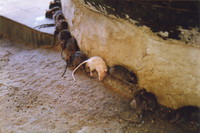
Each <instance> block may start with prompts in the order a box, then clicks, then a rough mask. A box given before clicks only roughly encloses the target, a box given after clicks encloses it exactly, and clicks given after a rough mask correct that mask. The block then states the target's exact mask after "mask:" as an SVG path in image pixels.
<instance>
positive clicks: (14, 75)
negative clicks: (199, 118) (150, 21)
mask: <svg viewBox="0 0 200 133" xmlns="http://www.w3.org/2000/svg"><path fill="white" fill-rule="evenodd" d="M64 67H65V62H64V61H63V60H62V58H61V57H60V51H57V50H55V49H49V48H47V47H43V48H42V47H40V48H34V47H31V46H25V45H23V44H20V43H16V42H12V41H10V40H5V39H3V40H0V133H192V132H194V133H198V131H199V128H198V127H196V126H194V125H191V124H184V125H180V124H179V125H174V124H170V122H169V120H168V119H166V118H164V117H163V116H164V115H165V114H163V113H162V115H159V114H160V113H156V114H154V115H146V116H145V117H144V119H143V120H138V117H136V115H135V113H134V110H133V109H131V108H130V106H129V101H128V100H127V99H126V98H124V97H123V96H120V95H119V94H117V93H115V92H114V91H113V90H112V89H110V88H107V87H106V86H105V85H104V83H103V82H99V81H98V79H91V78H89V77H87V76H86V75H84V74H83V72H81V71H77V73H76V74H75V76H76V80H77V81H76V82H74V81H73V78H72V76H71V73H72V69H67V72H66V74H65V76H64V77H61V75H62V73H63V71H64ZM161 116H162V117H161Z"/></svg>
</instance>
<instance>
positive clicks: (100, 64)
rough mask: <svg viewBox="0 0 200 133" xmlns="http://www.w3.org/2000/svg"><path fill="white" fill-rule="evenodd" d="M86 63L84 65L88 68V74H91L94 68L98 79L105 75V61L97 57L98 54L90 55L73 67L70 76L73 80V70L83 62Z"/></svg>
mask: <svg viewBox="0 0 200 133" xmlns="http://www.w3.org/2000/svg"><path fill="white" fill-rule="evenodd" d="M85 63H86V66H87V67H89V68H90V75H91V76H92V75H93V74H92V71H94V70H96V71H97V73H98V77H99V81H101V80H102V79H103V78H104V77H105V76H106V73H107V71H108V69H107V65H106V63H105V61H104V60H103V59H102V58H101V57H99V56H94V57H91V58H89V59H87V60H85V61H83V62H82V63H81V64H79V65H78V66H77V67H76V68H75V69H74V71H73V72H72V77H73V79H74V81H76V80H75V77H74V73H75V71H76V70H77V69H78V68H79V67H80V66H81V65H83V64H85Z"/></svg>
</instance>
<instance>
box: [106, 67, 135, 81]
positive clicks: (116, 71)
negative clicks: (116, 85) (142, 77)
mask: <svg viewBox="0 0 200 133" xmlns="http://www.w3.org/2000/svg"><path fill="white" fill-rule="evenodd" d="M108 73H109V74H110V75H111V76H112V77H114V78H116V79H118V80H121V81H123V82H124V83H129V84H137V77H136V75H135V74H134V73H133V72H132V71H130V70H129V69H127V68H125V67H124V66H120V65H115V66H112V67H111V68H110V69H109V71H108Z"/></svg>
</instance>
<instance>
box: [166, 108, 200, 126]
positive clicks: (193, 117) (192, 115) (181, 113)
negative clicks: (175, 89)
mask: <svg viewBox="0 0 200 133" xmlns="http://www.w3.org/2000/svg"><path fill="white" fill-rule="evenodd" d="M174 114H175V117H174V118H173V119H172V120H170V122H171V123H175V124H178V123H181V122H196V123H198V124H200V109H199V108H198V107H196V106H183V107H181V108H178V109H177V110H175V111H174Z"/></svg>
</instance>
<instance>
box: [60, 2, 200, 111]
mask: <svg viewBox="0 0 200 133" xmlns="http://www.w3.org/2000/svg"><path fill="white" fill-rule="evenodd" d="M62 5H63V10H64V14H65V16H66V18H67V20H68V22H69V24H70V31H71V32H72V35H74V36H75V37H76V39H77V41H78V43H79V46H80V48H81V49H82V50H83V51H84V52H85V53H86V54H88V55H89V56H94V55H98V56H101V57H103V59H105V61H106V62H107V64H108V65H109V66H112V65H115V64H118V65H124V66H126V67H128V68H130V69H132V70H133V71H134V72H135V73H136V74H137V76H138V79H139V86H140V87H144V88H146V89H147V90H148V91H150V92H152V93H154V94H155V95H156V96H157V98H158V100H159V102H160V104H163V105H166V106H169V107H173V108H177V107H180V106H184V105H197V106H200V102H199V101H200V69H199V68H200V48H199V47H198V46H197V47H194V46H190V45H186V44H184V43H183V42H181V41H176V40H162V39H161V38H159V37H157V36H155V34H154V33H152V32H151V31H150V30H149V28H147V27H137V26H135V25H134V23H131V22H130V21H126V20H122V19H120V18H116V17H113V16H106V15H103V14H101V13H99V12H97V11H94V10H91V9H90V8H88V7H86V6H85V5H83V4H82V2H80V1H75V0H63V1H62ZM127 93H128V92H127Z"/></svg>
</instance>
